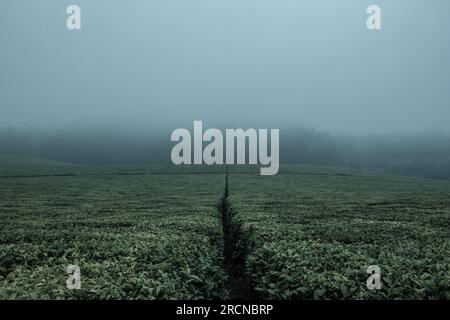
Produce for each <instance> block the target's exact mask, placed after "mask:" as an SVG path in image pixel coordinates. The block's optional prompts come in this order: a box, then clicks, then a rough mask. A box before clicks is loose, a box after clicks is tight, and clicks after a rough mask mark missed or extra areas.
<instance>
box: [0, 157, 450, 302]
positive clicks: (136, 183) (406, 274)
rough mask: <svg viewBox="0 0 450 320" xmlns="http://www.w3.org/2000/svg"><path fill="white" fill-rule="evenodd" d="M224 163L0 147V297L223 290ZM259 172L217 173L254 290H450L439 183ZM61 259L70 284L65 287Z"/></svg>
mask: <svg viewBox="0 0 450 320" xmlns="http://www.w3.org/2000/svg"><path fill="white" fill-rule="evenodd" d="M223 172H224V168H223V167H206V168H205V167H201V168H200V167H179V168H174V167H164V166H120V167H119V166H114V167H113V166H109V167H99V166H97V167H95V166H75V165H69V164H63V163H58V162H48V161H46V160H40V159H22V158H20V157H11V156H7V157H6V156H0V299H227V298H230V292H232V291H233V290H232V289H233V288H230V286H232V285H233V284H231V285H230V283H233V282H235V281H232V280H233V279H230V278H232V277H233V275H232V274H227V272H226V271H225V270H226V268H224V266H223V264H224V259H223V250H222V249H223V248H222V245H223V243H222V242H223V234H222V229H221V222H220V219H219V216H218V214H217V212H216V204H217V202H218V199H219V198H220V197H221V196H222V194H223V191H224V174H223ZM258 173H259V170H258V168H248V167H239V168H231V173H230V177H229V187H230V200H231V203H232V205H233V208H234V209H235V210H236V211H237V212H238V215H239V217H240V219H241V220H242V222H243V227H244V230H246V231H247V232H248V235H249V239H250V241H249V243H248V244H247V245H248V248H249V254H248V256H247V259H246V262H245V265H244V266H243V268H244V270H245V277H246V278H247V279H248V281H249V283H250V285H251V287H252V290H253V291H254V294H255V295H256V296H257V297H259V298H262V299H365V298H370V299H398V298H400V299H411V298H420V299H422V298H424V299H449V298H450V182H446V181H438V180H425V179H415V178H407V177H400V176H392V175H383V174H377V173H367V172H364V171H358V170H346V169H341V168H325V167H323V168H321V167H305V166H282V167H281V170H280V174H278V175H276V176H270V177H269V176H260V175H259V174H258ZM70 264H75V265H78V266H79V267H80V269H81V283H82V287H81V289H80V290H69V289H67V288H66V280H67V277H68V275H67V273H66V267H67V266H68V265H70ZM369 265H378V266H379V267H380V268H381V271H382V289H381V290H368V289H367V287H366V279H367V277H368V276H369V274H367V273H366V269H367V267H368V266H369ZM252 297H254V296H252ZM231 298H233V297H232V296H231Z"/></svg>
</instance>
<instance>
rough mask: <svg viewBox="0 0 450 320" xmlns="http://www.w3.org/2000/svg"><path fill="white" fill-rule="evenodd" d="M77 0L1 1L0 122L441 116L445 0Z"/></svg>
mask: <svg viewBox="0 0 450 320" xmlns="http://www.w3.org/2000/svg"><path fill="white" fill-rule="evenodd" d="M73 2H74V1H52V0H39V1H25V0H3V1H1V3H0V14H1V18H0V24H1V25H0V26H1V27H0V34H1V42H2V44H1V50H0V68H1V72H0V88H1V95H0V112H1V117H0V125H1V126H2V127H5V126H7V127H10V126H14V127H22V128H32V127H38V128H46V129H51V128H73V129H77V128H92V127H93V128H98V127H103V128H117V130H120V128H130V127H133V128H139V129H140V130H154V129H155V128H164V129H174V128H176V127H180V126H189V125H192V121H193V120H196V119H197V120H203V121H204V122H205V123H207V124H208V123H209V124H210V125H211V126H223V127H230V128H233V127H235V126H248V127H257V126H265V127H281V126H283V125H295V124H303V125H305V126H310V127H315V128H318V129H320V130H326V131H330V132H332V133H346V134H348V133H358V134H361V133H362V134H364V133H386V132H389V133H394V132H395V133H397V132H417V131H420V130H427V129H436V128H440V129H443V130H446V129H447V128H448V122H449V119H450V105H449V103H450V91H449V90H448V83H449V82H450V81H449V80H450V78H449V77H450V62H449V59H448V57H449V56H450V43H449V42H450V20H449V19H448V18H447V15H448V12H450V4H449V3H448V1H445V0H440V1H439V0H436V1H423V0H397V1H381V2H380V1H378V2H380V3H379V5H380V6H381V9H382V30H381V31H369V30H368V29H367V27H366V18H367V14H366V8H367V7H368V5H370V4H372V3H373V1H364V0H362V1H360V0H358V1H355V0H352V1H350V0H343V1H336V0H320V1H312V0H310V1H298V0H278V1H274V0H271V1H268V0H245V1H242V0H227V1H221V0H186V1H179V0H153V1H147V0H136V1H132V2H130V1H124V0H107V1H106V0H97V1H87V0H77V1H75V3H76V4H78V5H79V6H80V7H81V10H82V14H81V17H82V30H77V31H70V30H67V28H66V25H65V21H66V18H67V16H68V15H67V14H66V8H67V6H68V5H69V4H72V3H73ZM376 2H377V1H376Z"/></svg>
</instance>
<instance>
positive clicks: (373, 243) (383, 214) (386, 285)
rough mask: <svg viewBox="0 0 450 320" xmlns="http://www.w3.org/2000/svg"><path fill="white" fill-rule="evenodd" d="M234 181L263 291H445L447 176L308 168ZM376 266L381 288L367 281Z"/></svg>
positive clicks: (449, 241)
mask: <svg viewBox="0 0 450 320" xmlns="http://www.w3.org/2000/svg"><path fill="white" fill-rule="evenodd" d="M283 172H284V173H286V172H289V173H288V174H283ZM231 182H232V183H231V184H230V187H231V190H233V192H232V201H233V204H234V206H235V207H236V208H237V210H239V212H240V213H242V214H241V217H242V219H243V220H244V221H245V222H246V226H247V227H249V226H252V227H253V228H254V233H253V235H252V243H253V244H254V246H253V248H252V250H251V252H250V254H249V256H248V258H247V261H246V272H247V276H248V277H249V278H250V281H251V283H252V285H253V287H254V289H255V291H257V292H258V294H259V296H260V297H261V298H265V299H449V298H450V255H449V253H450V233H449V231H448V230H449V226H450V225H449V221H450V219H449V218H450V197H449V196H448V195H449V194H450V183H448V182H444V181H433V180H425V179H414V178H407V177H393V176H389V175H379V174H368V173H365V172H362V171H351V170H348V171H347V170H345V171H343V170H340V169H339V170H335V169H330V168H328V169H327V168H308V167H304V169H303V170H298V168H297V171H296V169H295V167H288V168H285V171H282V173H281V174H279V175H278V176H274V177H269V178H268V177H264V178H262V177H259V176H256V175H233V180H232V181H231ZM373 264H375V265H378V266H380V268H381V271H382V283H383V287H382V289H381V290H379V291H378V290H369V289H367V287H366V280H367V278H368V277H369V274H367V273H366V270H367V267H368V266H369V265H373Z"/></svg>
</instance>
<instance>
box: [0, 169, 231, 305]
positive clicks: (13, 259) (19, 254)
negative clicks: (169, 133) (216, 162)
mask: <svg viewBox="0 0 450 320" xmlns="http://www.w3.org/2000/svg"><path fill="white" fill-rule="evenodd" d="M218 180H219V177H218V176H217V178H216V176H212V177H207V176H204V175H198V176H197V175H196V176H194V175H149V176H139V175H137V176H133V175H130V176H122V175H117V176H83V177H74V176H72V177H40V178H7V179H3V180H2V181H1V182H2V184H1V188H2V192H1V193H0V299H220V298H222V299H223V298H227V297H228V292H227V291H226V290H225V289H224V288H225V281H226V275H225V272H224V271H223V269H222V261H223V259H222V252H221V246H220V243H221V239H222V235H221V233H220V225H219V223H218V221H217V218H216V216H215V215H214V214H213V212H212V205H213V203H214V201H213V200H212V199H215V198H217V196H218V195H220V193H221V188H220V187H219V186H217V187H216V184H217V181H218ZM69 264H76V265H78V266H79V267H80V268H81V290H69V289H67V288H66V280H67V276H68V275H67V274H66V267H67V266H68V265H69Z"/></svg>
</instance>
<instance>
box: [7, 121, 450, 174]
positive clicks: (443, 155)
mask: <svg viewBox="0 0 450 320" xmlns="http://www.w3.org/2000/svg"><path fill="white" fill-rule="evenodd" d="M170 133H171V132H170V131H168V130H167V131H166V132H164V131H161V132H159V133H144V132H142V133H136V132H132V130H130V131H129V132H127V133H124V132H120V133H119V132H117V131H115V130H85V131H77V132H75V131H71V130H64V131H63V130H61V131H57V132H45V131H37V130H19V129H13V128H8V129H0V154H14V155H21V156H32V157H39V158H44V159H50V160H57V161H63V162H70V163H77V164H166V163H170V152H171V149H172V147H173V145H174V144H175V143H174V142H171V141H170ZM280 161H281V163H289V164H297V163H298V164H311V165H329V166H344V167H349V168H354V169H372V170H380V171H384V172H387V173H395V174H402V175H412V176H422V177H429V178H437V179H450V133H444V132H424V133H416V134H397V135H387V134H386V135H365V136H355V135H346V136H344V135H334V136H333V135H331V134H329V133H327V132H323V131H318V130H315V129H313V128H306V127H296V128H285V129H283V128H281V129H280Z"/></svg>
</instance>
